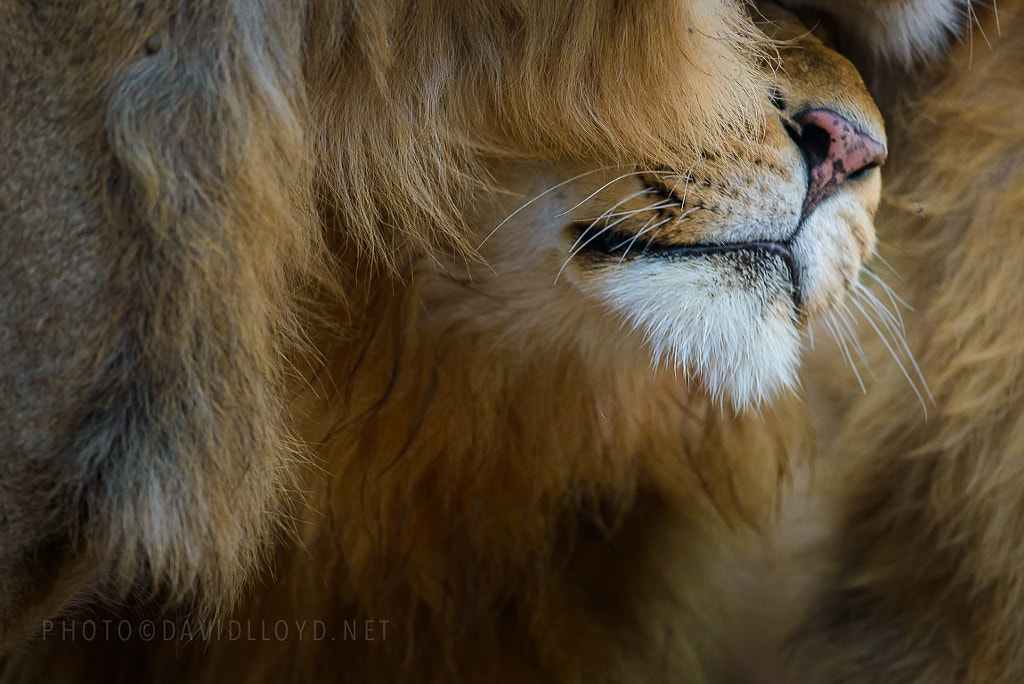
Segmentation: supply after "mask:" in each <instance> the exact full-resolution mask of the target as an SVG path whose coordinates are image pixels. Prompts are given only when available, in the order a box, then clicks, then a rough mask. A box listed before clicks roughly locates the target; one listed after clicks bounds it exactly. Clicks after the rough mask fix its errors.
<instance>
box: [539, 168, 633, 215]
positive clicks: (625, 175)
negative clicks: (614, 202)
mask: <svg viewBox="0 0 1024 684" xmlns="http://www.w3.org/2000/svg"><path fill="white" fill-rule="evenodd" d="M605 168H606V169H607V168H611V167H605ZM644 173H651V172H650V171H645V170H643V169H640V170H637V171H630V172H629V173H624V174H622V175H621V176H619V177H618V178H613V179H612V180H610V181H608V182H607V183H605V184H604V185H602V186H601V187H599V188H598V189H597V190H595V191H594V192H592V193H590V194H589V195H587V196H586V197H584V198H583V199H582V200H580V201H579V202H578V203H576V204H575V205H573V206H571V207H569V208H568V209H566V210H565V211H563V212H560V213H558V214H555V216H556V217H562V216H565V215H566V214H568V213H570V212H572V211H574V210H576V209H578V208H580V207H581V206H583V205H584V204H586V203H587V202H589V201H590V200H591V199H593V197H594V196H595V195H597V194H598V193H599V192H601V191H602V190H604V189H605V188H607V187H608V186H610V185H614V184H616V183H618V182H619V181H620V180H623V179H624V178H629V177H630V176H639V175H641V174H644Z"/></svg>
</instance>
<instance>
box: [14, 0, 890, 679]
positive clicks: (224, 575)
mask: <svg viewBox="0 0 1024 684" xmlns="http://www.w3.org/2000/svg"><path fill="white" fill-rule="evenodd" d="M36 4H38V3H36ZM36 4H33V3H20V4H18V3H16V4H14V5H13V6H12V5H3V6H2V9H0V92H3V93H9V92H13V93H16V94H17V96H16V97H14V98H13V100H12V101H13V105H12V109H13V113H10V114H9V113H7V112H6V111H5V112H4V113H3V114H2V115H0V132H2V133H3V140H4V142H9V143H10V144H9V145H7V146H6V148H0V221H2V223H3V228H4V229H3V230H2V231H0V269H2V274H3V278H4V282H5V283H9V284H11V285H12V287H7V288H4V289H3V290H0V312H3V313H2V316H3V318H2V319H0V320H2V325H3V327H2V328H0V334H2V336H3V339H4V340H5V341H9V342H10V344H9V345H8V346H6V347H4V349H5V350H6V351H4V358H3V365H2V366H0V418H2V421H3V423H2V428H3V429H2V430H0V452H2V454H3V458H4V470H3V471H0V513H2V514H3V516H4V517H3V523H2V524H0V535H3V544H2V545H0V637H2V639H3V643H4V645H5V647H6V646H8V645H12V644H17V645H18V647H17V648H16V649H14V650H12V651H11V653H10V654H9V655H7V656H5V659H4V661H3V662H2V664H0V673H2V675H3V676H4V677H5V678H6V679H7V680H11V681H14V680H19V679H20V680H25V681H28V680H38V679H49V680H51V681H57V680H61V679H64V680H67V679H74V678H76V677H78V676H80V673H82V672H90V673H94V674H96V675H97V676H100V675H102V676H106V677H110V678H113V679H118V678H121V679H137V678H140V677H141V678H143V679H149V680H160V679H163V680H179V679H182V678H198V679H205V680H210V681H220V680H223V679H225V678H238V677H239V676H242V677H243V678H248V679H253V680H289V681H310V680H316V679H320V678H329V679H335V680H336V679H344V680H349V681H454V680H456V679H462V680H467V681H499V680H500V681H510V682H511V681H522V682H534V681H576V682H579V681H650V680H657V681H662V680H670V681H679V680H686V681H702V680H712V679H720V678H722V677H725V676H726V674H725V673H727V672H728V667H729V665H728V663H727V660H728V659H727V655H726V650H727V649H726V646H725V644H724V643H723V636H722V635H723V634H725V633H726V632H728V630H729V625H730V623H731V621H732V619H733V616H734V615H735V612H736V606H735V605H734V601H735V599H734V597H733V596H732V595H731V594H730V591H729V589H728V587H729V586H730V585H729V577H730V575H731V573H732V569H733V566H734V564H735V557H736V555H737V553H738V549H739V548H740V547H741V546H742V545H743V543H744V541H745V534H744V533H743V532H742V530H747V529H753V528H755V527H757V526H758V525H763V524H767V521H769V520H770V517H771V513H772V511H773V510H774V508H775V504H776V502H777V499H778V491H779V485H780V481H781V479H782V478H783V477H784V476H785V474H786V472H787V468H788V465H787V463H788V457H789V456H790V454H791V453H793V452H795V451H797V450H798V449H801V448H802V447H801V446H800V445H799V444H798V443H797V442H799V441H800V440H801V439H802V437H803V435H802V433H801V429H802V422H801V421H800V419H798V418H792V417H790V413H791V412H793V413H799V412H798V411H796V409H795V408H794V403H793V402H792V400H791V397H787V396H783V395H784V394H785V393H784V392H783V390H785V389H786V388H787V387H793V386H795V384H796V367H797V363H798V360H799V357H800V353H801V346H802V342H803V339H804V331H805V329H806V327H807V325H808V324H809V322H811V321H814V320H817V319H819V318H821V317H827V316H830V315H832V314H834V312H836V311H837V310H838V307H840V306H841V304H842V302H843V301H844V299H845V297H846V295H847V293H848V292H849V291H850V289H851V288H852V287H854V283H855V282H856V279H857V277H858V274H859V272H860V268H861V265H862V263H863V262H864V260H865V259H867V258H868V257H869V256H870V254H871V253H872V252H873V249H874V232H873V227H872V218H873V215H874V213H875V210H876V207H877V203H878V198H879V187H880V172H879V170H878V167H879V166H880V165H881V164H882V163H883V162H884V161H885V157H886V138H885V133H884V130H883V126H882V121H881V118H880V115H879V113H878V111H877V109H876V107H875V105H874V103H873V101H872V100H871V98H870V97H869V95H868V94H867V92H866V90H865V88H864V85H863V83H862V81H861V80H860V77H859V75H858V73H857V72H856V70H855V69H854V68H853V67H852V66H851V65H850V64H849V63H848V62H846V61H845V60H844V59H843V58H842V57H840V56H839V55H838V54H837V53H835V52H833V51H832V50H831V49H829V48H827V47H825V46H824V45H823V44H822V43H821V42H820V41H819V40H818V39H817V38H815V37H814V36H813V35H811V34H810V33H808V31H807V29H806V27H804V26H803V25H802V24H801V23H800V22H798V21H797V20H796V19H794V18H793V17H792V16H791V15H789V14H787V13H785V12H783V11H782V10H780V9H778V8H776V7H774V6H773V5H771V4H770V3H763V4H759V5H758V7H757V8H756V9H755V8H747V7H746V6H745V5H744V6H742V7H741V6H740V5H738V4H737V3H734V2H731V1H724V0H690V1H688V2H667V3H643V4H637V5H636V6H630V7H625V6H623V4H622V3H618V2H610V1H609V2H597V3H584V2H578V3H577V2H566V3H549V2H539V1H538V2H534V3H529V2H527V3H523V2H507V3H506V2H503V1H501V0H498V1H495V0H487V1H486V2H484V1H483V0H479V1H478V0H464V1H460V2H449V3H418V2H405V1H404V0H390V1H381V2H376V3H369V4H367V3H353V2H347V1H339V2H328V1H326V0H323V1H320V0H314V1H313V2H309V3H298V4H297V5H302V6H295V7H293V6H291V5H289V4H288V3H272V2H262V1H254V2H235V1H233V0H220V1H211V2H207V3H199V4H197V5H196V6H194V7H193V6H191V5H189V6H188V7H184V6H183V5H182V4H181V3H177V2H146V3H138V2H124V3H101V2H88V1H87V2H82V3H79V4H76V5H75V6H74V7H71V6H70V5H65V4H60V5H55V6H46V7H43V5H42V4H39V7H36V6H35V5H36ZM747 9H749V11H747ZM7 65H13V66H11V67H8V66H7ZM709 74H716V75H721V76H716V77H715V78H711V77H710V76H709ZM787 399H789V401H787ZM754 407H757V408H758V409H759V410H758V411H752V412H750V414H751V415H741V412H742V411H744V410H746V409H748V408H754ZM775 425H785V426H787V429H786V430H776V429H773V426H775ZM790 428H792V429H790ZM268 559H272V560H273V563H272V566H271V567H270V568H268V565H270V564H269V563H268ZM86 615H88V616H92V617H95V618H96V619H98V620H100V621H101V624H103V623H102V620H106V619H110V620H111V623H115V622H116V624H117V625H118V627H119V628H121V631H119V632H118V634H117V638H116V639H115V638H107V639H104V641H103V643H102V644H97V643H95V642H93V641H92V640H89V639H85V638H84V637H85V636H86V635H85V634H83V633H81V632H80V631H76V629H78V628H76V626H75V625H76V624H77V625H78V626H79V627H81V624H82V620H83V618H84V617H85V616H86ZM115 618H116V619H115ZM217 618H222V619H223V620H224V621H223V622H220V623H217V624H221V625H224V624H229V625H230V624H244V625H246V630H247V632H246V634H251V633H252V631H251V630H252V629H257V630H258V631H259V633H260V634H261V635H264V634H267V630H268V629H270V630H271V631H273V630H274V629H276V628H278V627H279V625H281V624H284V625H296V629H298V627H297V626H298V625H299V624H305V625H312V627H311V628H310V631H309V633H308V638H303V637H302V636H301V635H300V634H299V633H298V632H297V631H296V632H291V634H292V636H293V637H294V638H270V639H262V638H261V639H260V640H259V643H258V644H253V643H250V641H249V639H244V640H239V639H232V638H230V634H232V632H231V631H230V629H227V630H225V631H217V632H216V634H217V636H215V637H209V638H207V639H205V640H204V641H203V643H194V642H191V643H190V642H183V641H182V640H180V639H177V638H171V639H159V638H158V639H153V638H148V637H147V633H146V632H144V631H142V630H140V629H139V626H140V625H142V624H143V623H145V622H146V621H151V620H155V619H161V620H162V619H167V620H168V621H169V622H171V623H172V624H177V625H178V626H179V627H178V628H176V633H180V626H181V625H183V624H186V623H189V621H192V623H189V624H190V625H191V626H190V627H189V632H190V633H192V632H194V631H195V630H196V629H198V630H199V632H200V633H203V632H209V629H207V628H206V627H205V626H207V625H210V624H215V623H214V622H211V621H212V620H215V619H217ZM76 620H77V622H76ZM227 621H234V622H227ZM122 622H124V623H126V624H127V628H126V631H125V628H124V626H123V625H122ZM371 623H372V624H373V625H374V628H373V629H372V630H371V631H372V633H373V634H374V635H376V634H378V631H377V630H378V629H380V630H381V632H380V634H381V637H382V638H381V639H379V640H378V639H376V638H373V639H372V640H373V643H372V644H371V643H370V641H371V638H370V637H369V636H368V632H367V629H366V625H368V624H371ZM355 625H361V626H362V627H361V628H360V629H359V630H358V635H359V636H358V637H357V636H356V630H355V629H354V626H355ZM385 633H386V637H385V636H384V634H385ZM122 634H123V635H124V636H123V637H122ZM65 635H68V638H65ZM349 635H352V638H349ZM77 637H81V638H77Z"/></svg>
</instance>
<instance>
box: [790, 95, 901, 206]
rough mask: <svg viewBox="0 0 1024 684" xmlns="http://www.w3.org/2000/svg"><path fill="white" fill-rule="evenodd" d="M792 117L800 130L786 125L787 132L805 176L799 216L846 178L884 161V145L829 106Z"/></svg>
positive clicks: (818, 202) (854, 177)
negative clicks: (805, 193)
mask: <svg viewBox="0 0 1024 684" xmlns="http://www.w3.org/2000/svg"><path fill="white" fill-rule="evenodd" d="M794 119H795V121H796V123H797V124H799V125H800V130H799V131H796V130H794V129H789V134H790V137H792V138H793V141H794V142H795V143H796V145H797V147H799V148H800V151H801V153H803V156H804V161H805V163H806V164H807V176H808V180H807V195H806V196H805V197H804V207H803V212H802V216H801V218H806V217H807V216H809V215H810V213H811V212H812V211H814V210H815V209H816V208H817V207H818V205H819V204H821V203H822V202H824V201H825V200H826V199H828V198H829V197H830V196H831V195H832V193H833V192H835V191H836V189H837V188H838V187H839V186H840V185H842V184H843V183H844V182H845V181H846V180H847V179H849V178H852V179H857V178H859V177H860V176H863V175H864V174H866V173H867V172H868V171H870V170H871V169H873V168H875V167H876V166H880V165H881V164H882V163H883V162H885V145H883V144H882V143H880V142H878V141H877V140H875V139H874V138H872V137H871V136H869V135H868V134H867V133H864V132H863V131H862V130H860V129H859V128H857V126H856V125H855V124H853V123H852V122H850V121H849V120H847V119H844V118H843V117H842V116H840V115H839V114H836V113H835V112H833V111H831V110H828V109H811V110H809V111H806V112H802V113H800V114H797V115H796V116H795V117H794ZM787 128H788V127H787Z"/></svg>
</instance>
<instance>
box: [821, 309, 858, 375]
mask: <svg viewBox="0 0 1024 684" xmlns="http://www.w3.org/2000/svg"><path fill="white" fill-rule="evenodd" d="M824 321H825V326H826V327H827V328H828V330H829V332H830V333H832V339H834V340H835V341H836V344H838V345H839V351H840V353H841V354H842V355H843V359H845V360H846V362H847V363H848V364H850V369H851V370H852V371H853V375H854V377H855V378H857V384H858V385H860V391H861V392H862V393H866V392H867V391H868V390H867V387H865V385H864V380H863V379H862V378H861V377H860V371H858V370H857V364H856V363H854V361H853V354H851V353H850V350H849V348H848V347H847V346H846V339H845V336H844V335H843V334H842V333H840V332H839V330H838V329H837V328H836V325H837V323H836V320H835V314H834V312H829V314H828V316H826V317H825V319H824Z"/></svg>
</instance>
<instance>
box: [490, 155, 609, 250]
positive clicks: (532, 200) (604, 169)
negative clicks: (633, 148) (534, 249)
mask: <svg viewBox="0 0 1024 684" xmlns="http://www.w3.org/2000/svg"><path fill="white" fill-rule="evenodd" d="M610 168H613V167H611V166H604V167H602V168H599V169H591V170H590V171H584V172H583V173H581V174H579V175H576V176H573V177H572V178H570V179H568V180H564V181H562V182H561V183H558V184H557V185H552V186H551V187H550V188H548V189H547V190H545V191H543V192H541V193H540V194H538V195H535V196H534V197H533V198H531V199H529V200H527V201H526V202H524V203H523V204H521V205H520V206H519V208H518V209H516V210H515V211H513V212H512V213H511V214H509V215H508V216H506V217H505V218H504V219H502V221H501V223H499V224H498V225H496V226H495V227H494V229H493V230H492V231H491V232H490V233H488V234H487V236H486V237H485V238H484V239H483V240H481V241H480V244H479V245H477V246H476V248H477V249H480V248H481V247H483V246H484V243H485V242H487V241H488V240H490V239H491V237H493V235H494V234H495V233H497V232H498V229H499V228H501V227H502V226H503V225H505V224H506V223H508V221H509V219H511V218H512V217H513V216H515V215H516V214H518V213H519V212H521V211H522V210H523V209H525V208H526V207H528V206H530V205H531V204H533V203H534V202H536V201H537V200H539V199H540V198H541V197H544V196H545V195H547V194H548V193H550V192H554V191H555V190H557V189H558V188H560V187H562V186H563V185H567V184H569V183H572V182H573V181H577V180H579V179H580V178H583V177H584V176H589V175H590V174H592V173H597V172H599V171H606V170H608V169H610Z"/></svg>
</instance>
